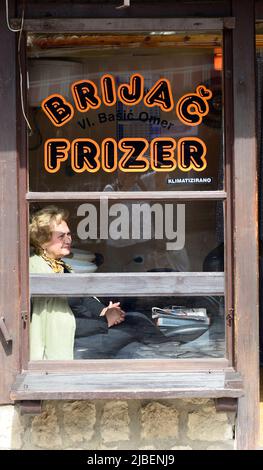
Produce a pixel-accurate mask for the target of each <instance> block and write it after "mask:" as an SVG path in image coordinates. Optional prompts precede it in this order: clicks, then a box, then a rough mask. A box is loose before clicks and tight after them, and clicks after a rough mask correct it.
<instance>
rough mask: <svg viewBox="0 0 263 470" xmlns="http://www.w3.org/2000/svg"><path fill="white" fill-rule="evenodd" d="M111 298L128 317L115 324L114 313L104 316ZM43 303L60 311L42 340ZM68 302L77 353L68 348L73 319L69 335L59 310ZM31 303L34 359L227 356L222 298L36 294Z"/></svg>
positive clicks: (49, 320) (47, 324) (55, 314)
mask: <svg viewBox="0 0 263 470" xmlns="http://www.w3.org/2000/svg"><path fill="white" fill-rule="evenodd" d="M111 301H112V302H113V303H114V305H115V302H116V303H117V302H120V306H121V308H122V310H123V311H124V312H125V316H124V321H123V322H121V323H119V324H112V323H113V317H110V316H109V317H108V318H107V317H105V316H100V313H101V311H102V310H103V308H105V306H108V305H109V303H110V302H111ZM43 302H46V303H47V305H48V303H49V304H52V302H53V308H54V310H53V314H54V315H53V318H52V320H51V319H50V318H48V317H47V318H46V326H47V329H46V330H45V331H46V332H47V333H46V335H44V336H42V337H41V338H40V337H39V324H38V320H39V318H38V312H39V309H40V308H41V309H42V315H43V311H44V310H43ZM62 302H64V303H65V304H66V303H67V305H69V306H70V309H71V311H72V312H73V315H74V316H72V319H73V318H74V320H75V325H76V328H75V330H74V337H75V338H74V346H73V353H72V357H69V356H68V354H69V353H68V351H67V349H69V348H72V344H73V343H72V342H71V338H69V336H70V335H69V330H70V328H71V329H72V330H73V328H74V326H70V323H69V324H68V325H67V329H65V332H64V334H63V328H64V326H65V325H63V324H62V323H61V319H60V318H58V312H57V310H56V309H55V307H57V306H58V305H59V306H60V308H61V306H62ZM31 305H32V312H31V317H32V320H31V335H30V345H31V348H30V349H31V360H41V359H48V360H59V359H61V360H63V359H189V358H220V357H224V355H225V312H224V298H223V297H221V296H207V297H137V298H136V297H135V298H134V297H133V298H127V297H124V298H121V297H118V298H113V297H107V298H105V297H104V298H100V299H98V298H94V297H82V298H81V297H69V298H67V299H59V298H56V299H55V298H53V299H45V300H44V299H43V298H33V299H32V302H31ZM47 308H48V307H47ZM64 308H65V307H64ZM60 314H61V312H60ZM72 319H71V320H72ZM58 322H59V329H60V334H58V333H57V334H56V335H54V336H53V337H52V332H51V331H49V323H52V326H53V327H54V328H56V327H57V326H58V325H56V323H58ZM65 324H66V323H65ZM72 325H73V322H72ZM67 343H70V345H69V344H67ZM65 355H66V356H65Z"/></svg>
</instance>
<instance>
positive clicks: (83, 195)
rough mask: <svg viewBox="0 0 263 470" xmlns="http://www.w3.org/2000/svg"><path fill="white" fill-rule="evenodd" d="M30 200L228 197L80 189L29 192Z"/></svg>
mask: <svg viewBox="0 0 263 470" xmlns="http://www.w3.org/2000/svg"><path fill="white" fill-rule="evenodd" d="M26 198H27V200H28V201H31V202H33V201H94V200H95V201H96V200H100V199H103V198H104V199H106V198H107V199H109V200H114V199H118V200H119V199H122V200H130V199H133V200H137V199H138V200H139V199H140V200H141V199H142V200H161V201H165V200H177V199H178V200H185V201H187V200H188V201H191V200H195V199H196V200H199V201H205V200H210V201H211V200H212V201H217V200H218V201H220V200H224V199H226V192H225V191H162V192H161V193H160V192H159V191H127V192H125V191H116V192H112V191H109V192H106V191H105V192H103V193H102V192H79V191H74V192H73V191H63V192H62V191H57V192H46V193H44V192H29V193H27V195H26Z"/></svg>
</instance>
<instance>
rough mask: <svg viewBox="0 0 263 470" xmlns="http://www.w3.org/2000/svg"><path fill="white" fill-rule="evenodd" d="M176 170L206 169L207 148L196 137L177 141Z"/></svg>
mask: <svg viewBox="0 0 263 470" xmlns="http://www.w3.org/2000/svg"><path fill="white" fill-rule="evenodd" d="M177 149H178V150H177V152H178V155H177V159H178V168H179V169H180V170H182V171H190V170H194V171H204V170H205V169H206V167H207V161H206V153H207V148H206V145H205V143H204V142H203V141H202V139H199V138H198V137H184V138H182V139H179V140H178V146H177Z"/></svg>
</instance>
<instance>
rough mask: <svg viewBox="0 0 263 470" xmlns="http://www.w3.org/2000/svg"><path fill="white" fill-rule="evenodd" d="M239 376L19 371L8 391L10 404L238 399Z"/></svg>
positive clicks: (213, 372) (223, 372)
mask: <svg viewBox="0 0 263 470" xmlns="http://www.w3.org/2000/svg"><path fill="white" fill-rule="evenodd" d="M242 395H243V389H242V381H241V378H240V375H239V374H238V373H237V372H235V371H233V369H228V370H209V371H194V372H192V371H191V372H189V371H187V372H183V371H180V372H132V373H123V372H109V373H106V372H98V373H83V372H82V373H79V372H78V373H65V372H63V373H61V372H60V373H59V372H49V373H47V372H42V373H41V372H32V371H30V372H23V373H21V374H19V375H18V376H17V378H16V381H15V383H14V385H13V387H12V390H11V395H10V397H11V399H12V400H13V401H23V400H72V399H73V400H86V399H89V400H92V399H113V398H114V399H142V398H153V399H156V398H221V397H234V398H238V397H240V396H242Z"/></svg>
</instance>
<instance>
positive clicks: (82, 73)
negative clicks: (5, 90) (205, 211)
mask: <svg viewBox="0 0 263 470" xmlns="http://www.w3.org/2000/svg"><path fill="white" fill-rule="evenodd" d="M28 44H29V45H28V71H29V92H28V106H29V118H30V122H31V124H32V128H33V133H32V134H31V135H30V137H29V170H30V180H29V186H30V190H31V191H178V190H197V191H199V190H217V189H223V186H224V181H223V124H222V116H223V114H222V102H223V99H222V37H221V34H216V33H214V34H206V35H205V34H199V35H196V34H187V33H185V34H169V33H163V34H155V33H150V34H147V35H146V34H145V35H131V34H129V35H108V36H107V35H99V34H97V35H85V36H83V35H59V36H58V35H49V36H47V35H41V36H40V35H30V36H29V41H28ZM103 77H104V81H102V79H103ZM132 77H133V78H132ZM87 81H88V85H87ZM80 82H81V84H80ZM83 82H85V83H84V85H83ZM73 83H74V84H77V85H75V87H74V93H73V92H72V89H71V85H72V84H73ZM102 83H103V84H104V85H102ZM106 83H107V84H106ZM158 83H159V87H158ZM124 84H126V85H127V84H128V85H129V86H128V87H127V86H126V87H125V86H124V87H123V85H124ZM85 86H86V88H85ZM87 90H88V91H87ZM94 90H95V91H97V93H95V91H94ZM103 90H104V91H103ZM207 90H208V91H207ZM91 91H94V96H95V98H94V97H93V98H94V101H92V98H90V96H91V95H90V93H91ZM88 92H89V94H88V96H89V98H90V101H88V102H87V101H85V99H86V98H85V97H87V93H88ZM54 94H55V95H56V94H59V96H60V99H61V97H62V98H63V99H64V100H65V101H66V102H67V103H69V105H70V106H72V108H71V109H72V113H73V117H72V118H71V119H69V120H68V121H67V120H66V121H65V122H64V124H63V123H62V124H61V125H58V126H57V125H54V123H53V122H54V121H52V119H51V118H50V114H48V112H47V113H45V112H44V111H43V109H42V108H41V103H43V100H45V99H46V98H48V97H49V96H54ZM73 94H74V96H75V99H73ZM87 103H88V104H87ZM133 103H134V104H133ZM50 109H51V111H50ZM52 109H53V108H49V111H50V112H51V114H52ZM60 111H61V110H60ZM61 113H62V114H63V111H61ZM70 114H71V112H69V115H70ZM57 117H58V119H59V115H58V114H57ZM196 119H197V120H200V122H199V121H198V122H199V123H198V124H196V122H197V121H196ZM50 139H54V141H56V142H61V140H60V139H64V140H63V142H64V143H65V139H66V141H67V142H68V149H67V150H66V151H65V152H64V153H63V155H64V156H65V158H64V159H61V161H60V168H59V170H57V171H55V172H53V170H52V171H51V170H50V169H49V171H47V169H46V166H45V165H46V160H48V156H47V157H46V159H45V157H44V155H45V143H46V142H47V141H49V140H50ZM87 139H91V140H92V141H93V142H95V143H93V144H90V141H89V145H88V147H85V145H84V144H85V142H86V143H87ZM107 139H111V140H110V143H109V144H108V143H107V145H106V143H105V140H106V141H107ZM123 139H124V140H123ZM134 139H135V140H134ZM136 139H137V140H136ZM156 139H159V141H156ZM138 140H139V143H138ZM54 141H53V144H52V145H53V151H54V152H55V150H54V145H55V144H54ZM74 141H75V144H73V142H74ZM76 141H78V142H76ZM132 142H133V143H134V142H137V150H135V148H134V146H133V144H132ZM114 145H115V146H114ZM106 147H107V148H108V152H107V150H105V148H106ZM127 148H129V149H130V155H131V154H132V155H131V156H130V158H128V160H127V161H126V162H125V163H124V161H123V158H122V157H124V155H126V154H127ZM85 149H86V150H85ZM125 149H126V153H125ZM131 149H132V150H131ZM85 151H86V153H85ZM139 151H140V152H141V154H140V155H142V158H143V164H142V169H141V170H140V171H137V170H138V165H139V164H138V158H139V157H137V155H138V152H139ZM83 152H84V153H83ZM92 152H93V153H94V152H95V153H96V155H97V156H98V161H97V165H95V171H94V172H91V171H90V168H92V169H93V168H94V165H93V166H92V165H91V167H85V168H84V170H83V171H82V170H81V171H78V169H79V168H81V169H83V164H82V163H83V155H84V154H85V155H86V156H87V155H89V158H91V154H92ZM136 152H137V153H136ZM73 155H74V157H73ZM103 155H104V157H103ZM60 156H61V154H60ZM103 158H104V160H103ZM107 158H109V159H111V160H110V162H111V163H109V161H108V160H107ZM76 160H77V163H76ZM72 162H75V163H74V164H73V163H72ZM103 162H104V164H103ZM103 165H104V166H105V168H108V167H109V168H110V171H106V170H105V168H104V166H103ZM114 165H115V166H114ZM133 165H135V168H136V171H135V172H134V171H130V170H131V169H132V168H134V166H133ZM52 168H53V167H52ZM76 168H77V171H76ZM113 168H114V170H113V171H111V170H112V169H113Z"/></svg>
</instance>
